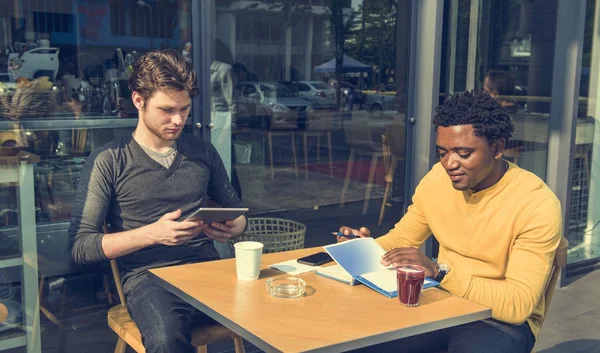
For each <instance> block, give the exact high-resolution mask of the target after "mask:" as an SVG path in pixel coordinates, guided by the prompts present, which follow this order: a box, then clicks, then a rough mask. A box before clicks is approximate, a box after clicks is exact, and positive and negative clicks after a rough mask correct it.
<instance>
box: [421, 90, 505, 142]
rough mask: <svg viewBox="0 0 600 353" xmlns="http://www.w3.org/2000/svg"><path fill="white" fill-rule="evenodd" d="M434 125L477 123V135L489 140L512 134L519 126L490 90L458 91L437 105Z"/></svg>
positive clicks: (492, 140)
mask: <svg viewBox="0 0 600 353" xmlns="http://www.w3.org/2000/svg"><path fill="white" fill-rule="evenodd" d="M433 125H434V126H435V129H436V130H437V128H438V127H440V126H442V127H449V126H456V125H473V128H474V130H475V135H476V136H478V137H481V138H485V139H486V140H487V141H488V142H489V143H491V142H494V141H497V140H499V139H504V140H505V142H507V141H508V139H509V138H510V137H511V136H512V133H513V131H514V129H515V126H514V125H513V123H512V121H511V119H510V117H509V116H508V114H507V113H506V111H505V110H504V109H503V108H502V106H501V105H500V103H498V102H497V101H496V100H495V99H494V98H492V97H490V96H489V95H488V94H487V93H485V92H483V91H481V92H473V91H472V92H465V93H459V94H455V95H453V96H452V97H450V98H449V99H447V100H446V101H445V102H444V104H442V105H440V106H438V107H437V108H436V109H435V115H434V117H433Z"/></svg>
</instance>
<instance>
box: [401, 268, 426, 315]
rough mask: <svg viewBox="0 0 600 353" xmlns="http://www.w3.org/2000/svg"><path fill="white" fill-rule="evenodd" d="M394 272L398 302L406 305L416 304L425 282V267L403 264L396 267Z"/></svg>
mask: <svg viewBox="0 0 600 353" xmlns="http://www.w3.org/2000/svg"><path fill="white" fill-rule="evenodd" d="M396 273H397V278H398V299H399V300H400V303H402V304H404V305H406V306H418V305H419V299H420V298H421V292H422V291H423V283H424V282H425V268H424V267H421V266H417V265H403V266H399V267H397V268H396Z"/></svg>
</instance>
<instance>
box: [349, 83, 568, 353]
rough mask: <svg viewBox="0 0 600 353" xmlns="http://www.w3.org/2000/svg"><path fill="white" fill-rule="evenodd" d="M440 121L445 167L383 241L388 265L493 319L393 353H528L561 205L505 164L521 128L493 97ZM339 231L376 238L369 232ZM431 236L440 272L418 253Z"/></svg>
mask: <svg viewBox="0 0 600 353" xmlns="http://www.w3.org/2000/svg"><path fill="white" fill-rule="evenodd" d="M433 122H434V125H435V126H436V130H437V138H436V147H437V152H438V155H439V158H440V162H439V163H437V164H436V165H434V166H433V168H432V169H431V171H430V172H429V173H427V175H426V176H425V177H424V178H423V179H422V180H421V182H420V183H419V185H418V186H417V188H416V191H415V194H414V196H413V200H412V201H413V203H412V205H411V206H409V207H408V211H407V213H406V214H405V215H404V217H402V219H401V220H400V221H399V222H398V223H397V224H396V226H395V227H394V228H393V229H392V230H391V231H390V232H389V233H388V234H386V235H384V236H382V237H379V238H378V239H377V241H378V242H379V244H381V246H382V247H383V248H384V249H385V250H386V251H387V253H386V254H385V256H384V257H383V259H382V263H383V264H384V265H386V266H388V265H390V264H394V265H401V264H417V265H421V266H423V267H425V268H426V269H427V273H426V275H427V277H430V278H434V279H436V280H438V281H440V282H441V287H442V288H443V289H445V290H447V291H449V292H451V293H453V294H455V295H457V296H460V297H464V298H466V299H469V300H472V301H474V302H477V303H479V304H482V305H485V306H487V307H490V308H491V309H492V318H493V319H490V320H484V321H480V322H476V323H472V324H467V325H462V326H458V327H455V328H450V329H446V330H442V331H437V332H433V333H429V334H425V335H422V336H417V337H414V338H412V339H405V340H402V341H401V343H402V344H398V343H397V342H396V346H397V347H396V348H395V351H401V352H411V353H412V352H427V351H430V350H433V351H436V350H439V349H440V348H441V349H447V350H448V352H449V353H459V352H460V353H480V352H486V353H493V352H498V353H500V352H502V353H505V352H511V353H521V352H522V353H529V352H530V351H531V349H532V348H533V346H534V344H535V338H536V337H537V335H538V333H539V331H540V323H541V321H542V320H543V317H544V306H545V305H546V303H544V299H543V298H544V297H543V294H544V291H545V289H546V284H547V282H548V279H549V277H550V272H551V269H552V263H553V259H554V253H555V250H556V248H557V247H558V244H559V242H560V239H561V232H562V225H561V211H560V203H559V201H558V199H557V198H556V196H555V195H554V193H553V192H552V191H551V190H550V189H549V188H548V187H547V186H546V185H545V184H544V182H543V181H542V180H541V179H540V178H538V177H537V176H535V175H534V174H532V173H530V172H528V171H526V170H523V169H520V168H519V167H518V166H516V165H514V164H512V163H509V162H507V161H505V160H504V159H502V152H503V151H504V148H505V146H506V142H507V140H508V139H509V138H510V137H511V135H512V132H513V130H514V126H513V124H512V122H511V120H510V117H509V116H508V115H507V114H506V112H505V111H504V110H503V109H502V107H501V106H500V105H499V104H498V103H497V102H496V101H495V100H494V99H493V98H491V97H490V96H489V95H487V94H486V93H483V92H482V93H470V92H467V93H464V94H457V95H455V96H453V97H452V98H450V99H449V100H447V101H446V102H445V103H444V104H443V105H441V106H440V107H438V108H437V109H436V113H435V117H434V121H433ZM340 231H341V232H342V233H343V234H346V235H349V234H352V233H354V234H356V235H359V236H370V232H369V230H368V229H366V228H364V227H363V228H361V229H359V230H356V229H350V228H348V227H342V228H341V229H340ZM432 234H433V235H434V236H435V238H436V239H437V241H438V242H439V244H440V251H439V257H438V262H437V263H436V262H434V261H432V260H431V259H429V258H428V257H427V256H425V255H424V254H422V253H421V252H419V250H417V248H418V247H419V246H420V245H421V244H423V242H425V240H427V238H428V237H429V236H430V235H432ZM344 240H346V238H345V237H343V236H342V237H339V238H338V241H344ZM386 351H388V350H387V349H386Z"/></svg>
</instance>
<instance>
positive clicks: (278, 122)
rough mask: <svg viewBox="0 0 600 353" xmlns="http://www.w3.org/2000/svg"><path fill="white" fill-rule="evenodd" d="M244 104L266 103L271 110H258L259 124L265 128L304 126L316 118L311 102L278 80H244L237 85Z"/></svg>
mask: <svg viewBox="0 0 600 353" xmlns="http://www.w3.org/2000/svg"><path fill="white" fill-rule="evenodd" d="M237 89H239V97H238V99H239V101H240V103H241V105H242V106H250V107H252V106H257V105H261V104H263V105H266V106H268V107H269V108H270V109H271V111H270V115H268V116H261V115H264V110H262V108H261V110H260V111H258V110H257V114H260V115H259V116H257V118H258V119H259V121H258V126H259V127H261V128H263V129H284V128H288V129H289V128H292V129H293V128H298V127H299V128H304V127H305V126H306V124H307V123H308V122H310V121H311V120H313V119H314V111H313V108H312V105H311V103H310V102H309V101H308V100H306V99H304V98H302V97H299V96H298V95H297V94H296V93H294V92H293V91H292V90H290V89H289V88H287V87H286V86H284V85H282V84H279V83H276V82H242V83H239V84H238V85H237Z"/></svg>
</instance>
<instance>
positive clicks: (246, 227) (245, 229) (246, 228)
mask: <svg viewBox="0 0 600 353" xmlns="http://www.w3.org/2000/svg"><path fill="white" fill-rule="evenodd" d="M243 216H244V218H246V226H245V227H244V230H243V231H242V234H244V233H246V231H247V230H248V216H247V215H246V214H245V213H244V214H243Z"/></svg>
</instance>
